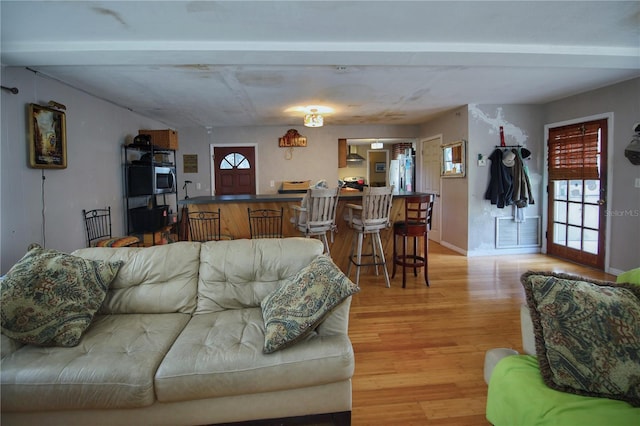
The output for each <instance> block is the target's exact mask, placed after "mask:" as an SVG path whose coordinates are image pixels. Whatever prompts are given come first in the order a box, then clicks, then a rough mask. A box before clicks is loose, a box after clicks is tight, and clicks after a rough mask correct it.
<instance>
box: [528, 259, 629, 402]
mask: <svg viewBox="0 0 640 426" xmlns="http://www.w3.org/2000/svg"><path fill="white" fill-rule="evenodd" d="M521 282H522V284H523V286H524V289H525V293H526V296H527V305H528V307H529V312H530V313H531V319H532V321H533V328H534V335H535V341H536V354H537V357H538V363H539V365H540V372H541V375H542V378H543V380H544V382H545V383H546V384H547V386H549V387H550V388H552V389H556V390H559V391H563V392H569V393H574V394H578V395H586V396H594V397H603V398H609V399H618V400H622V401H627V402H628V403H630V404H631V405H634V406H640V287H639V286H637V285H634V284H629V283H623V284H616V283H613V282H605V281H596V280H590V279H587V278H583V277H578V276H573V275H567V274H556V273H549V272H532V271H529V272H527V273H525V274H523V275H522V278H521Z"/></svg>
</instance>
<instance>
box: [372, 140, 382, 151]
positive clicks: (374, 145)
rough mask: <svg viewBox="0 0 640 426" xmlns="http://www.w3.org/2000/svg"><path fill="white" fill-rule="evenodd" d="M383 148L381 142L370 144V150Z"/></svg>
mask: <svg viewBox="0 0 640 426" xmlns="http://www.w3.org/2000/svg"><path fill="white" fill-rule="evenodd" d="M382 148H384V144H383V143H382V142H378V141H376V142H371V149H382Z"/></svg>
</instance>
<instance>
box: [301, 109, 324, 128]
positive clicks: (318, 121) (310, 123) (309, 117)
mask: <svg viewBox="0 0 640 426" xmlns="http://www.w3.org/2000/svg"><path fill="white" fill-rule="evenodd" d="M323 124H324V117H323V116H322V114H318V110H317V109H315V108H314V109H312V110H311V111H310V112H309V113H308V114H305V116H304V125H305V126H307V127H322V125H323Z"/></svg>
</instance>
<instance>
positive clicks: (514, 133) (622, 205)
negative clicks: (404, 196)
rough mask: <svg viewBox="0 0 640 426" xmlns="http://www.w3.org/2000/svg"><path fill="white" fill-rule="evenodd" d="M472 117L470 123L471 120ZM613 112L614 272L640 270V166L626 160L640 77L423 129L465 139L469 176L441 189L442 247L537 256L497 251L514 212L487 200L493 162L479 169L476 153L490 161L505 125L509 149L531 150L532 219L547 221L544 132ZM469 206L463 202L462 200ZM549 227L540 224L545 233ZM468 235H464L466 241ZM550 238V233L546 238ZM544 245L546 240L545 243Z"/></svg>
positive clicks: (479, 109) (445, 119)
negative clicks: (503, 222)
mask: <svg viewBox="0 0 640 426" xmlns="http://www.w3.org/2000/svg"><path fill="white" fill-rule="evenodd" d="M467 111H468V119H465V117H466V116H467ZM608 113H613V117H614V119H613V122H614V126H613V129H612V130H613V135H611V134H610V135H609V143H610V144H612V149H611V152H612V156H610V158H609V161H610V165H609V172H610V174H609V179H610V181H611V183H610V185H609V186H610V188H609V189H610V194H609V200H610V205H609V206H608V209H607V212H608V218H607V219H608V220H609V221H610V224H609V233H608V235H607V238H608V257H607V259H608V264H607V265H606V269H607V271H608V272H611V273H614V274H617V273H619V272H621V271H626V270H629V269H632V268H635V267H638V266H640V189H639V188H635V187H634V183H635V179H637V178H640V166H634V165H632V164H631V163H630V162H629V161H628V160H627V159H626V158H625V157H624V148H625V147H626V146H627V144H628V143H629V141H630V140H631V136H632V132H631V129H632V126H633V124H634V123H636V122H638V121H640V78H636V79H634V80H630V81H626V82H622V83H619V84H616V85H612V86H608V87H604V88H601V89H597V90H593V91H590V92H586V93H583V94H580V95H576V96H572V97H569V98H565V99H561V100H558V101H555V102H551V103H549V104H545V105H476V104H471V105H469V106H468V107H464V108H459V109H454V110H452V111H449V112H447V113H445V114H443V115H442V116H439V117H437V118H435V119H433V120H431V121H429V122H427V123H425V124H423V125H422V126H421V127H420V133H419V135H420V137H421V138H428V137H430V136H433V135H437V134H442V135H443V142H445V143H446V142H452V141H454V140H456V139H460V138H463V139H467V140H468V144H467V163H468V167H467V177H466V178H465V179H444V180H443V185H442V197H441V198H442V217H443V225H442V240H443V244H444V245H446V246H449V247H450V248H453V249H454V250H457V251H459V252H461V253H465V254H467V255H469V256H474V255H488V254H504V253H512V252H525V251H531V250H530V249H522V250H520V249H517V250H511V249H496V248H495V217H497V216H511V215H512V212H511V209H510V208H505V209H498V208H497V207H496V206H492V205H490V203H489V201H487V200H484V193H485V191H486V188H487V185H488V182H489V167H490V164H491V163H490V161H488V162H487V165H486V166H485V167H479V166H478V165H477V158H478V154H479V153H482V154H485V155H487V156H488V155H490V154H491V152H492V151H493V149H494V147H495V145H499V143H500V137H499V127H500V126H504V129H505V135H506V143H507V144H514V145H515V144H521V145H525V146H526V147H527V148H528V149H529V150H530V151H531V152H532V157H531V160H529V161H528V162H527V164H528V166H529V169H530V176H531V180H532V185H533V190H534V194H533V195H534V200H535V204H534V205H532V206H529V207H528V208H527V215H530V216H534V215H540V216H543V211H542V208H543V197H546V192H545V191H544V187H543V180H542V177H543V173H544V168H545V167H546V162H545V158H544V155H545V150H544V147H545V143H546V141H545V134H544V126H545V125H547V124H552V123H559V122H563V121H568V120H578V119H582V118H588V117H591V116H596V115H602V114H608ZM465 199H466V200H467V204H465V201H464V200H465ZM544 228H545V224H544V222H543V223H542V232H543V233H544ZM463 233H464V235H462V234H463ZM543 237H544V234H543ZM544 243H545V241H544V238H543V244H544Z"/></svg>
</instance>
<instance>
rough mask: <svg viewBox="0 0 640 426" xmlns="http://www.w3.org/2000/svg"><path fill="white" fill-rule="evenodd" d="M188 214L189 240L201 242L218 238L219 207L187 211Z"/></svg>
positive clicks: (217, 239)
mask: <svg viewBox="0 0 640 426" xmlns="http://www.w3.org/2000/svg"><path fill="white" fill-rule="evenodd" d="M188 216H189V235H190V238H191V241H199V242H201V243H203V242H205V241H219V240H220V209H218V210H217V211H204V210H203V211H197V212H189V214H188Z"/></svg>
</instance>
